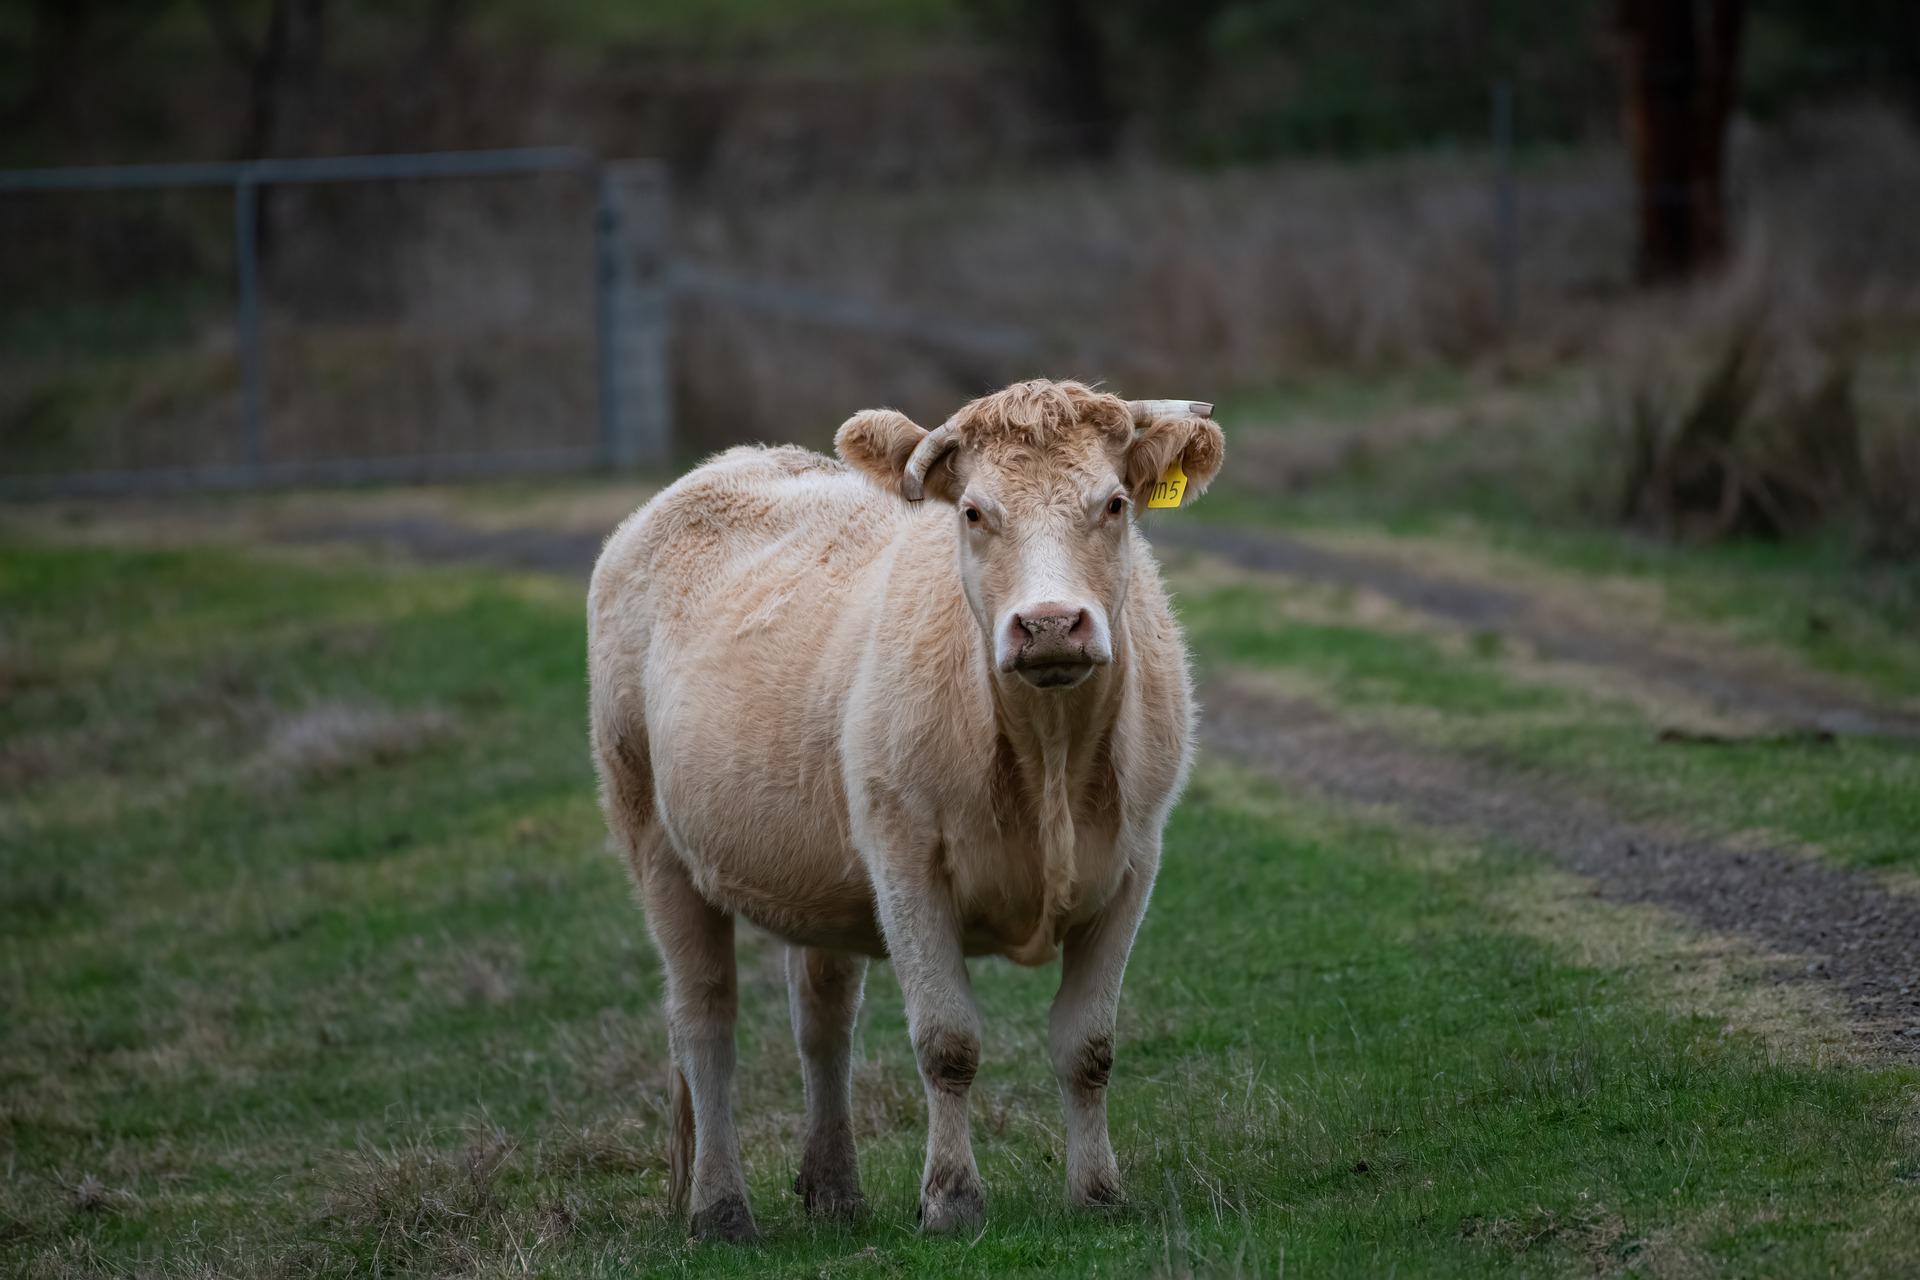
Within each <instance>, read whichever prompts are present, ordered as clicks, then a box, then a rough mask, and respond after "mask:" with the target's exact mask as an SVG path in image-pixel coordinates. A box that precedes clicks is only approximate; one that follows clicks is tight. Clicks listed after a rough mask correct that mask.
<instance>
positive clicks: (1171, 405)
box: [1127, 400, 1213, 428]
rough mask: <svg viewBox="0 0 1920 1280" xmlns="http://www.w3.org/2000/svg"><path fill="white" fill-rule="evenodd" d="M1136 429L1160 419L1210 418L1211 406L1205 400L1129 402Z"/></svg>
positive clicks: (1211, 413) (1128, 406)
mask: <svg viewBox="0 0 1920 1280" xmlns="http://www.w3.org/2000/svg"><path fill="white" fill-rule="evenodd" d="M1127 408H1128V409H1130V410H1132V412H1133V425H1134V426H1135V427H1136V428H1140V427H1146V426H1151V425H1152V424H1153V423H1154V422H1155V421H1156V420H1158V419H1160V418H1211V417H1212V416H1213V405H1211V404H1209V403H1208V402H1207V401H1205V400H1129V401H1127Z"/></svg>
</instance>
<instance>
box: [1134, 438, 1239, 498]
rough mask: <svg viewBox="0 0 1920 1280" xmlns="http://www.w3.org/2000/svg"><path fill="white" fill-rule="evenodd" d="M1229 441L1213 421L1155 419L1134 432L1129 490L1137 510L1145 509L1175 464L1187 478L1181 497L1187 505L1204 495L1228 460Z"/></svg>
mask: <svg viewBox="0 0 1920 1280" xmlns="http://www.w3.org/2000/svg"><path fill="white" fill-rule="evenodd" d="M1226 454H1227V438H1226V436H1224V435H1223V434H1221V431H1220V428H1219V427H1218V426H1217V425H1215V423H1214V422H1213V420H1212V419H1210V418H1201V417H1178V418H1156V419H1154V420H1153V421H1152V422H1149V423H1148V424H1147V425H1146V426H1144V427H1141V428H1139V429H1138V430H1136V431H1135V432H1134V435H1133V443H1132V444H1131V445H1129V446H1128V447H1127V469H1126V483H1127V488H1128V490H1130V491H1131V492H1132V494H1133V501H1134V505H1135V506H1136V507H1145V506H1147V505H1148V502H1149V500H1150V499H1152V497H1153V495H1154V487H1155V486H1156V485H1157V484H1158V483H1159V482H1160V477H1161V476H1163V475H1165V474H1166V473H1167V471H1168V468H1169V467H1171V466H1172V464H1173V463H1174V462H1176V461H1177V462H1178V463H1179V464H1180V470H1181V471H1182V472H1183V473H1184V474H1185V475H1186V478H1187V480H1186V488H1185V491H1184V492H1183V493H1182V494H1181V495H1180V505H1181V506H1185V505H1186V504H1187V503H1189V502H1192V501H1193V500H1194V499H1195V498H1197V497H1199V496H1200V495H1201V494H1203V493H1205V492H1206V490H1207V486H1208V485H1209V484H1211V483H1212V482H1213V477H1214V476H1215V475H1217V474H1218V473H1219V471H1220V463H1221V462H1222V461H1223V460H1224V459H1225V458H1226Z"/></svg>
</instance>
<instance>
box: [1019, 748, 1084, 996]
mask: <svg viewBox="0 0 1920 1280" xmlns="http://www.w3.org/2000/svg"><path fill="white" fill-rule="evenodd" d="M1042 758H1043V760H1044V762H1045V763H1044V766H1043V768H1044V770H1045V774H1046V777H1045V781H1044V782H1043V783H1042V784H1041V788H1040V848H1041V851H1042V859H1043V863H1044V865H1043V866H1042V868H1041V884H1042V886H1043V887H1042V893H1041V900H1040V921H1039V923H1038V924H1036V925H1035V926H1034V929H1033V932H1032V933H1031V934H1029V935H1028V937H1027V940H1026V941H1025V942H1022V943H1019V944H1018V945H1016V946H1014V947H1012V948H1010V949H1008V951H1007V958H1008V959H1009V960H1011V961H1013V962H1014V963H1015V964H1024V965H1043V964H1051V963H1053V958H1054V956H1055V955H1056V954H1057V952H1058V941H1059V940H1058V937H1057V930H1058V927H1059V920H1060V917H1061V916H1063V915H1065V914H1066V913H1067V912H1068V911H1070V910H1072V908H1073V871H1074V857H1073V847H1074V832H1073V796H1072V793H1071V791H1070V789H1069V788H1068V785H1067V752H1066V748H1065V746H1064V745H1062V746H1061V748H1060V749H1059V750H1058V751H1057V752H1056V751H1054V750H1053V749H1051V748H1049V749H1047V750H1046V751H1045V753H1044V755H1043V757H1042Z"/></svg>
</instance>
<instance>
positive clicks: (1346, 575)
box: [1153, 524, 1920, 738]
mask: <svg viewBox="0 0 1920 1280" xmlns="http://www.w3.org/2000/svg"><path fill="white" fill-rule="evenodd" d="M1153 537H1154V542H1155V543H1156V544H1157V545H1160V546H1163V547H1169V548H1176V549H1179V550H1184V551H1197V552H1201V553H1204V554H1207V555H1214V556H1219V557H1221V558H1222V559H1225V560H1227V561H1230V562H1231V563H1233V564H1235V565H1238V566H1239V567H1241V568H1243V569H1253V570H1257V571H1259V572H1263V573H1281V574H1287V575H1289V576H1292V577H1297V578H1308V579H1313V580H1316V581H1322V582H1333V583H1342V584H1346V585H1350V586H1355V587H1362V588H1365V589H1366V590H1369V591H1373V592H1377V593H1378V594H1380V595H1382V596H1385V597H1387V598H1388V599H1389V600H1392V601H1394V602H1395V603H1397V604H1400V605H1402V606H1404V607H1407V608H1411V609H1416V610H1419V611H1420V612H1422V613H1426V614H1429V615H1432V616H1434V617H1438V618H1442V619H1445V620H1446V621H1449V622H1453V623H1456V624H1458V625H1460V626H1464V627H1471V628H1473V629H1475V630H1480V631H1491V632H1497V633H1499V634H1501V635H1505V636H1510V637H1513V638H1515V639H1518V640H1521V641H1523V642H1525V643H1526V644H1527V645H1529V646H1531V647H1532V648H1533V649H1534V650H1535V651H1536V652H1537V653H1539V655H1540V656H1542V657H1544V658H1547V659H1551V660H1558V661H1564V662H1577V663H1584V664H1587V665H1590V666H1596V667H1603V668H1609V669H1613V670H1617V671H1621V672H1624V673H1625V674H1627V675H1629V676H1631V677H1632V678H1633V679H1635V680H1637V681H1640V682H1642V683H1644V684H1647V685H1651V686H1655V687H1664V688H1669V689H1673V690H1677V691H1679V692H1681V693H1684V694H1686V695H1688V696H1689V697H1691V698H1695V699H1698V700H1700V701H1701V702H1704V703H1706V704H1707V705H1709V706H1711V707H1713V708H1714V709H1715V710H1718V711H1721V712H1723V713H1726V714H1730V715H1748V716H1759V717H1762V718H1764V719H1766V720H1768V721H1771V722H1773V723H1775V724H1777V725H1780V726H1781V727H1783V728H1785V729H1788V730H1792V731H1796V732H1806V733H1822V734H1827V733H1830V734H1874V735H1882V736H1888V737H1903V738H1920V713H1916V712H1913V711H1907V710H1903V709H1900V708H1897V707H1892V706H1888V705H1886V704H1885V703H1884V702H1883V701H1882V702H1876V701H1873V700H1871V699H1869V698H1867V697H1864V696H1861V695H1859V694H1856V693H1854V692H1853V691H1851V690H1849V689H1847V688H1845V687H1843V686H1840V685H1838V684H1837V683H1836V682H1832V681H1827V680H1821V679H1819V678H1817V677H1814V676H1809V675H1807V674H1806V673H1804V672H1795V671H1789V670H1783V669H1780V668H1778V667H1773V666H1762V665H1760V664H1759V663H1757V662H1753V661H1751V660H1749V659H1746V658H1744V657H1742V656H1741V655H1738V654H1735V653H1730V652H1727V651H1724V650H1722V651H1713V652H1705V651H1697V650H1686V649H1681V648H1679V647H1676V646H1674V645H1671V644H1663V643H1660V642H1658V641H1655V640H1651V639H1648V638H1645V637H1643V636H1637V635H1630V634H1626V633H1624V632H1622V631H1621V630H1619V629H1617V628H1609V627H1606V626H1604V625H1598V624H1596V621H1595V620H1594V619H1592V618H1586V617H1581V618H1573V617H1568V616H1565V615H1560V614H1555V613H1550V612H1548V611H1546V610H1545V609H1543V608H1542V607H1541V606H1540V605H1539V604H1538V603H1537V602H1536V601H1535V600H1534V599H1533V598H1532V597H1530V596H1528V595H1526V594H1525V593H1523V592H1519V591H1511V590H1507V589H1505V588H1502V587H1495V586H1489V585H1486V584H1484V583H1478V582H1470V581H1466V580H1463V579H1458V578H1446V577H1439V576H1435V575H1430V574H1426V573H1422V572H1420V571H1418V570H1415V569H1411V568H1408V567H1407V566H1405V565H1402V564H1398V563H1395V562H1394V561H1392V560H1389V559H1386V558H1385V557H1382V556H1372V555H1366V554H1363V553H1360V552H1353V551H1336V550H1332V549H1330V548H1327V547H1322V546H1317V545H1314V544H1313V543H1309V542H1306V541H1303V540H1302V539H1299V538H1295V537H1291V536H1289V535H1287V534H1284V533H1278V532H1274V531H1270V530H1251V529H1235V528H1228V527H1224V526H1219V525H1201V524H1183V525H1178V526H1171V525H1170V526H1167V527H1164V528H1160V529H1156V530H1155V531H1154V535H1153Z"/></svg>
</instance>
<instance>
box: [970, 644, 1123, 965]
mask: <svg viewBox="0 0 1920 1280" xmlns="http://www.w3.org/2000/svg"><path fill="white" fill-rule="evenodd" d="M1116 649H1117V646H1116ZM1125 679H1126V666H1125V663H1124V662H1123V660H1122V655H1121V653H1120V652H1116V653H1115V654H1114V660H1113V661H1112V662H1111V663H1109V664H1108V665H1107V666H1104V667H1101V668H1099V669H1098V670H1096V671H1095V672H1094V674H1093V675H1092V676H1091V677H1089V678H1088V679H1087V681H1086V682H1085V683H1084V684H1082V685H1080V686H1079V687H1078V688H1074V689H1069V690H1066V691H1064V692H1053V691H1043V690H1039V689H1033V688H1030V687H1028V686H1026V685H1024V684H1018V683H1016V682H1014V681H1007V680H999V679H996V680H995V681H994V686H995V689H994V702H995V713H996V718H997V719H998V721H999V725H1000V733H1001V736H1002V737H1003V738H1004V739H1005V740H1006V742H1007V744H1008V746H1009V747H1011V748H1012V754H1013V760H1014V767H1015V770H1016V771H1017V773H1018V775H1019V783H1020V789H1021V791H1022V792H1024V793H1025V798H1026V801H1027V805H1026V806H1025V807H1026V808H1027V811H1028V812H1030V813H1031V814H1032V816H1033V821H1034V831H1033V833H1032V835H1033V840H1034V846H1035V848H1036V850H1037V851H1038V853H1039V854H1040V857H1041V860H1042V863H1043V871H1042V881H1043V884H1044V886H1045V901H1044V903H1043V905H1042V908H1041V914H1040V921H1039V925H1038V928H1037V929H1036V932H1035V933H1034V935H1033V936H1032V937H1031V938H1029V939H1028V940H1027V942H1026V943H1025V944H1024V945H1023V946H1022V947H1021V948H1019V949H1017V951H1016V952H1015V953H1014V957H1015V959H1018V960H1020V961H1021V962H1022V963H1026V964H1036V963H1041V962H1043V961H1044V960H1045V959H1046V958H1047V957H1048V956H1049V955H1050V954H1051V952H1052V948H1053V945H1054V941H1055V936H1056V935H1055V929H1056V926H1057V924H1058V921H1059V919H1060V918H1061V917H1062V916H1064V915H1065V914H1066V913H1067V912H1068V911H1070V910H1072V908H1073V906H1074V900H1073V898H1074V890H1075V884H1074V881H1075V873H1076V867H1075V845H1076V843H1077V836H1076V832H1075V830H1074V812H1075V810H1076V808H1077V807H1078V805H1077V801H1078V799H1079V797H1080V796H1081V794H1082V793H1083V792H1084V791H1085V790H1086V789H1087V788H1088V787H1089V785H1091V784H1092V783H1093V782H1094V781H1095V780H1096V771H1097V770H1098V769H1099V768H1100V762H1101V757H1102V755H1103V754H1104V753H1103V747H1104V745H1105V743H1106V740H1107V736H1108V734H1109V733H1110V732H1111V731H1112V728H1113V722H1114V719H1115V717H1116V716H1117V715H1118V714H1119V709H1120V698H1121V694H1122V692H1123V691H1124V689H1125Z"/></svg>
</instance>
